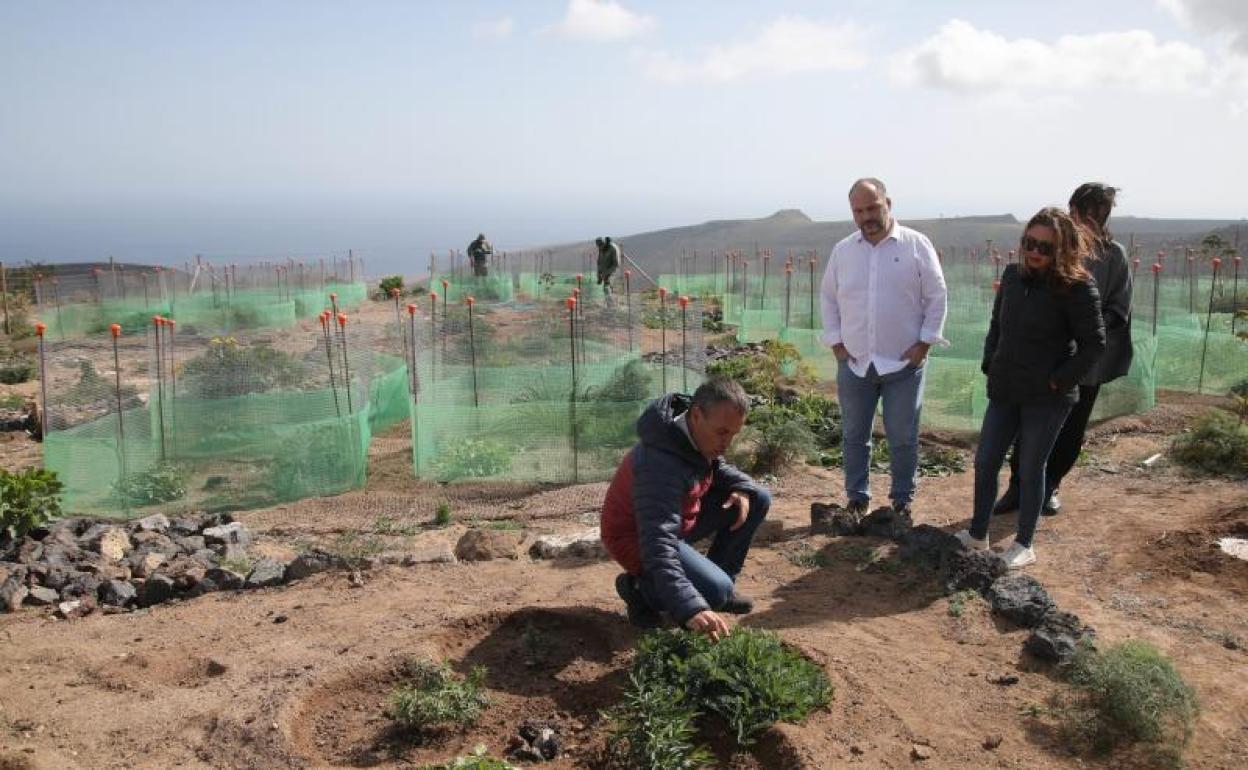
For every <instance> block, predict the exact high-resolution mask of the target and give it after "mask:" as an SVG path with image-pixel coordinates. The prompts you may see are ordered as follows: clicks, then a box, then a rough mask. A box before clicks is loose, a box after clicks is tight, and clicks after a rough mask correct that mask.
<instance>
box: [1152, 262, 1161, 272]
mask: <svg viewBox="0 0 1248 770" xmlns="http://www.w3.org/2000/svg"><path fill="white" fill-rule="evenodd" d="M1153 272H1154V273H1160V272H1161V263H1160V262H1154V263H1153Z"/></svg>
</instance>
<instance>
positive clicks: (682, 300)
mask: <svg viewBox="0 0 1248 770" xmlns="http://www.w3.org/2000/svg"><path fill="white" fill-rule="evenodd" d="M677 302H679V303H680V306H681V307H682V308H686V307H689V298H688V297H685V296H682V297H681V298H680V299H678V300H677Z"/></svg>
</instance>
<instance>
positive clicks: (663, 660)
mask: <svg viewBox="0 0 1248 770" xmlns="http://www.w3.org/2000/svg"><path fill="white" fill-rule="evenodd" d="M831 696H832V685H831V683H830V682H829V681H828V678H827V675H826V674H824V673H823V670H822V669H820V668H819V666H817V665H815V664H814V663H812V662H810V661H809V660H806V659H805V658H803V657H802V656H800V655H798V654H797V653H796V652H794V651H793V650H791V649H789V648H788V647H786V646H785V645H784V643H783V642H781V641H780V638H779V637H777V636H776V635H774V634H771V633H769V632H766V631H757V630H754V629H747V628H736V629H734V630H733V632H732V633H730V634H729V635H728V636H727V637H725V638H724V639H722V640H720V641H719V642H718V643H712V642H711V641H710V640H709V639H707V638H706V637H704V636H701V635H694V634H690V633H688V632H686V631H682V630H678V629H671V630H664V631H655V632H652V633H649V634H646V635H645V636H643V637H642V638H641V639H640V640H639V641H638V643H637V658H636V660H635V661H634V663H633V668H632V671H631V672H630V676H629V687H628V689H627V690H626V691H625V694H624V699H623V702H622V703H621V704H620V705H619V706H617V707H616V708H615V709H613V710H612V712H611V714H610V715H609V716H610V718H611V723H612V728H611V737H610V739H609V745H610V746H611V747H612V751H613V752H614V753H615V754H616V755H617V756H620V757H622V758H626V759H629V760H631V761H632V762H633V766H636V767H656V768H679V769H683V768H697V767H702V766H703V765H704V764H705V763H707V762H708V761H709V757H707V755H706V754H705V752H703V751H702V750H700V749H697V748H695V747H694V745H693V738H694V736H695V735H696V726H697V722H698V721H699V720H700V719H702V718H704V717H707V716H712V715H713V716H715V717H717V718H718V719H721V720H722V721H723V722H724V724H726V725H727V726H728V728H729V729H730V730H731V731H732V733H733V735H734V736H735V737H736V740H737V742H738V743H739V744H741V745H749V744H750V743H753V741H754V740H755V739H756V738H757V737H758V736H759V734H761V733H762V732H763V731H764V730H766V729H767V728H768V727H770V726H771V725H772V724H774V723H775V722H777V721H785V722H799V721H801V720H804V719H805V718H806V717H807V716H808V715H809V714H810V713H811V712H812V711H814V710H815V709H817V708H822V707H823V706H826V705H827V703H828V702H829V700H830V699H831Z"/></svg>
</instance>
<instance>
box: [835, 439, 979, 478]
mask: <svg viewBox="0 0 1248 770" xmlns="http://www.w3.org/2000/svg"><path fill="white" fill-rule="evenodd" d="M817 459H818V462H819V464H820V465H822V466H823V467H825V468H840V467H842V466H843V465H844V464H845V453H844V446H843V445H841V444H838V445H836V446H834V447H831V448H829V449H824V450H821V451H820V452H819V453H818V455H817ZM891 459H892V453H891V452H890V451H889V448H888V439H884V438H882V439H877V440H875V441H872V442H871V454H870V459H869V462H870V466H871V470H872V471H879V472H882V473H886V472H888V470H889V462H890V461H891ZM918 470H919V475H920V476H929V477H930V476H940V477H943V476H952V475H953V474H955V473H965V472H966V455H965V454H964V453H963V452H961V451H959V450H957V449H952V448H950V447H943V446H920V447H919V469H918Z"/></svg>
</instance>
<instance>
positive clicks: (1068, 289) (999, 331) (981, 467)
mask: <svg viewBox="0 0 1248 770" xmlns="http://www.w3.org/2000/svg"><path fill="white" fill-rule="evenodd" d="M1085 232H1086V231H1085V230H1084V229H1083V228H1082V227H1080V226H1079V225H1077V224H1076V223H1075V221H1074V220H1073V219H1072V218H1071V217H1070V215H1068V214H1067V213H1066V212H1064V211H1062V210H1061V209H1058V208H1045V209H1041V210H1040V211H1039V212H1038V213H1037V214H1036V215H1035V216H1033V217H1032V218H1031V220H1030V221H1029V222H1028V223H1027V227H1026V228H1025V229H1024V231H1023V238H1022V242H1021V244H1020V247H1019V253H1020V255H1021V257H1022V258H1021V262H1020V264H1019V265H1010V266H1009V267H1007V268H1006V269H1005V272H1004V273H1003V274H1002V275H1001V286H1000V288H999V289H998V291H997V297H996V300H995V302H994V303H993V306H992V323H991V325H990V326H989V327H988V336H987V337H986V338H985V339H984V360H983V365H982V367H981V368H982V369H983V372H984V374H985V375H987V376H988V409H987V411H986V412H985V413H984V424H983V427H982V428H981V429H980V433H979V449H978V450H977V451H976V453H975V512H974V516H973V517H972V519H971V528H970V530H969V531H968V530H962V531H961V532H959V533H958V539H959V540H961V541H962V543H963V544H964V545H966V546H967V547H968V548H976V549H986V548H988V521H989V519H990V518H991V516H992V505H993V502H994V501H995V500H996V499H997V474H998V473H999V472H1000V471H1001V465H1002V463H1003V462H1004V460H1005V454H1006V452H1007V451H1008V450H1009V448H1010V445H1011V444H1013V443H1014V440H1015V438H1017V439H1018V453H1019V463H1018V473H1019V516H1018V533H1017V535H1016V536H1015V538H1014V544H1013V545H1011V546H1010V549H1009V550H1008V551H1006V553H1005V555H1004V558H1005V562H1006V565H1007V566H1008V567H1010V568H1011V569H1016V568H1018V567H1025V566H1027V565H1028V564H1032V563H1033V562H1035V560H1036V554H1035V552H1034V551H1032V549H1031V539H1032V536H1033V535H1034V534H1035V531H1036V522H1037V520H1039V518H1040V506H1041V504H1042V503H1043V502H1044V491H1045V490H1044V466H1045V462H1046V460H1047V458H1048V456H1049V451H1050V450H1051V449H1052V448H1053V441H1054V439H1055V438H1056V436H1057V432H1058V431H1059V430H1061V427H1062V423H1063V422H1064V421H1065V420H1066V415H1067V414H1069V413H1070V409H1071V406H1073V405H1074V404H1075V403H1076V402H1077V401H1078V399H1079V382H1080V380H1082V379H1083V378H1084V376H1085V375H1086V374H1087V373H1088V371H1089V370H1090V369H1091V368H1092V366H1093V365H1094V364H1095V363H1096V360H1097V359H1098V358H1099V357H1100V355H1101V352H1102V351H1103V350H1104V349H1105V324H1104V321H1103V320H1102V318H1101V303H1100V295H1099V294H1098V293H1097V289H1096V282H1095V281H1094V280H1093V279H1092V276H1091V274H1090V273H1089V272H1088V270H1087V268H1086V267H1084V261H1085V259H1086V258H1087V257H1088V254H1089V252H1090V243H1089V242H1088V238H1087V235H1086V234H1085Z"/></svg>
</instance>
